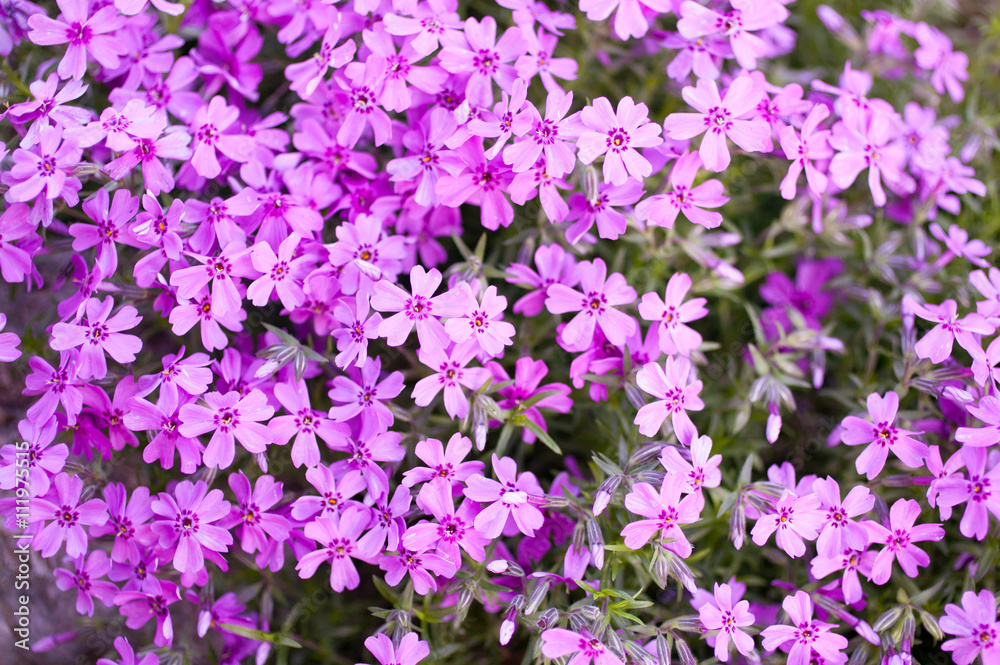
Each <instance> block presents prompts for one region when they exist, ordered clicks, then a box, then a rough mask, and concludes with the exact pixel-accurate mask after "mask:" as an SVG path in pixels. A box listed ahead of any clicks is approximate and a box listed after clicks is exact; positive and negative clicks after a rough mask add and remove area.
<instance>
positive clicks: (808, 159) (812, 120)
mask: <svg viewBox="0 0 1000 665" xmlns="http://www.w3.org/2000/svg"><path fill="white" fill-rule="evenodd" d="M829 115H830V109H829V108H828V107H827V106H826V105H824V104H816V105H815V106H813V108H812V110H811V111H809V115H807V116H806V119H805V121H804V122H803V123H802V129H801V132H797V131H795V128H794V127H792V126H791V125H789V126H786V127H785V128H784V129H782V130H781V149H782V151H783V152H784V153H785V157H786V158H787V159H790V160H792V164H791V166H789V167H788V174H787V175H785V178H784V179H783V180H782V181H781V197H782V198H784V199H785V200H787V201H791V200H792V199H794V198H795V190H796V182H797V181H798V179H799V175H801V173H802V171H805V172H806V182H807V183H808V185H809V191H810V192H812V193H813V194H814V195H816V196H822V195H823V194H825V193H826V189H827V185H828V182H827V178H826V173H824V172H823V170H821V169H820V168H819V167H817V166H816V164H815V162H817V161H820V162H822V161H823V160H827V159H830V158H831V157H833V148H831V147H830V143H829V138H830V130H828V129H822V130H819V131H817V128H818V127H819V123H821V122H823V121H824V120H826V118H827V117H829Z"/></svg>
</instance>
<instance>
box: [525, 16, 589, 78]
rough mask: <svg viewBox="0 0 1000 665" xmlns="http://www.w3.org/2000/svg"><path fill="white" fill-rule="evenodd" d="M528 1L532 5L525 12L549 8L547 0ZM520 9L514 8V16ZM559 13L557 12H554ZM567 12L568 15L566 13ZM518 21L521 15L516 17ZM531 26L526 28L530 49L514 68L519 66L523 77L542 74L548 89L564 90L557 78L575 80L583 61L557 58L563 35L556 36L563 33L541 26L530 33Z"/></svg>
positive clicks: (540, 75)
mask: <svg viewBox="0 0 1000 665" xmlns="http://www.w3.org/2000/svg"><path fill="white" fill-rule="evenodd" d="M525 4H530V5H531V8H530V9H528V10H527V11H525V12H524V13H525V14H527V15H529V16H531V15H533V14H539V13H540V12H539V10H540V9H541V11H542V12H544V11H547V10H548V7H546V6H545V5H544V4H543V3H540V2H531V1H530V0H529V2H526V3H525ZM518 13H519V12H518V10H514V16H515V17H516V16H517V14H518ZM552 14H555V12H552ZM563 16H568V15H566V14H563ZM569 19H570V20H571V21H574V23H575V20H574V19H573V17H571V16H570V17H569ZM514 20H515V21H517V19H516V18H515V19H514ZM529 33H530V30H525V31H524V35H525V37H526V38H527V41H528V52H527V53H525V54H524V55H522V56H521V57H519V58H518V59H517V62H515V63H514V68H515V69H517V75H518V77H519V78H520V79H522V80H526V81H531V80H534V78H535V76H538V77H539V78H540V79H541V80H542V85H543V86H545V90H546V92H549V93H552V92H556V91H559V92H562V87H560V85H559V83H557V82H556V78H561V79H563V80H564V81H575V80H576V76H577V70H578V69H579V65H578V64H577V62H576V60H575V59H574V58H554V57H552V56H553V54H554V52H555V48H556V45H557V44H558V43H559V38H558V37H557V36H556V35H557V34H559V33H554V34H549V33H548V32H546V31H545V29H544V28H541V27H540V28H539V29H538V31H537V32H536V33H534V34H529Z"/></svg>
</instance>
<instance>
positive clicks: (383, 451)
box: [330, 432, 406, 496]
mask: <svg viewBox="0 0 1000 665" xmlns="http://www.w3.org/2000/svg"><path fill="white" fill-rule="evenodd" d="M401 440H402V435H400V434H399V433H398V432H379V433H378V434H375V435H374V436H372V437H370V438H368V437H364V438H362V437H360V436H359V437H358V439H357V440H355V439H348V440H347V442H346V443H345V444H343V445H335V446H331V448H333V449H334V450H339V451H341V452H345V453H347V455H348V457H347V459H344V460H338V461H336V462H334V463H333V464H331V465H330V468H331V469H332V470H333V472H334V473H336V474H339V475H343V474H345V473H347V472H349V471H357V472H359V473H360V474H361V476H362V478H364V480H365V483H367V485H368V492H369V493H370V494H371V495H372V496H382V495H383V494H386V493H387V492H388V491H389V477H388V475H386V472H385V469H383V468H382V466H381V465H379V464H378V462H399V461H401V460H402V459H403V458H404V457H405V456H406V451H405V450H404V449H403V447H402V446H401V445H399V443H400V441H401Z"/></svg>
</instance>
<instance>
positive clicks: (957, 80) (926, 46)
mask: <svg viewBox="0 0 1000 665" xmlns="http://www.w3.org/2000/svg"><path fill="white" fill-rule="evenodd" d="M913 36H914V37H915V38H916V40H917V43H918V44H920V48H918V49H917V50H916V51H914V53H913V56H914V58H915V59H916V63H917V66H918V67H920V68H921V69H923V70H925V71H928V72H930V73H931V85H933V86H934V89H935V90H936V91H937V92H938V94H944V92H945V91H947V92H948V96H949V97H951V99H952V101H954V102H960V101H962V100H963V99H964V98H965V90H964V89H963V87H962V83H961V82H962V81H968V80H969V73H968V71H967V70H968V66H969V56H967V55H966V54H965V53H962V52H961V51H954V50H952V43H951V39H949V38H948V36H947V35H945V34H944V33H943V32H941V31H940V30H938V29H937V28H935V27H933V26H930V25H928V24H926V23H923V22H921V23H919V24H917V27H916V31H915V34H914V35H913ZM984 662H985V660H984Z"/></svg>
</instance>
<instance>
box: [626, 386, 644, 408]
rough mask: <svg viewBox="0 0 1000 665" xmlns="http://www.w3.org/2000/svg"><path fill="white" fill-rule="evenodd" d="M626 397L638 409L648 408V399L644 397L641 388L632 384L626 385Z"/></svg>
mask: <svg viewBox="0 0 1000 665" xmlns="http://www.w3.org/2000/svg"><path fill="white" fill-rule="evenodd" d="M625 397H627V398H628V401H629V403H630V404H631V405H632V406H634V407H635V408H637V409H641V408H642V407H644V406H646V398H645V397H644V396H643V393H642V391H640V390H639V387H638V386H636V385H634V384H633V383H631V382H626V383H625Z"/></svg>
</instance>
